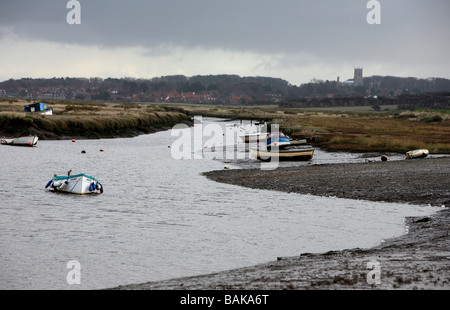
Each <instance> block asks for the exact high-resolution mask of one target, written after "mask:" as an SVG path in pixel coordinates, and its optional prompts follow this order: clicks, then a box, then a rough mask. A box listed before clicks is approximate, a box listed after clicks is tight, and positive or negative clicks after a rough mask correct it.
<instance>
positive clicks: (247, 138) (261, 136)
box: [239, 132, 267, 143]
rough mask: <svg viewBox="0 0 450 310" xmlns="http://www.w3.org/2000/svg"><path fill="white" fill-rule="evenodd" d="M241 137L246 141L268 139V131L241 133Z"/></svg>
mask: <svg viewBox="0 0 450 310" xmlns="http://www.w3.org/2000/svg"><path fill="white" fill-rule="evenodd" d="M239 138H241V140H242V141H243V142H245V143H252V142H259V141H265V140H266V139H267V133H263V132H255V133H249V134H245V135H240V136H239Z"/></svg>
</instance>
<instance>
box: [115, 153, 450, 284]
mask: <svg viewBox="0 0 450 310" xmlns="http://www.w3.org/2000/svg"><path fill="white" fill-rule="evenodd" d="M204 175H205V176H206V177H207V178H209V179H211V180H214V181H217V182H223V183H229V184H235V185H240V186H246V187H249V188H257V189H266V190H277V191H287V192H293V193H301V194H311V195H319V196H334V197H339V198H349V199H364V200H369V201H386V202H400V203H409V204H418V205H428V204H430V205H433V206H438V207H441V209H439V211H438V212H436V213H435V214H433V215H431V216H428V217H421V218H407V219H406V223H407V225H408V233H407V234H405V235H403V236H400V237H398V238H393V239H389V240H386V242H383V243H382V244H381V245H379V246H377V247H374V248H371V249H359V248H356V249H348V250H343V251H330V252H327V253H301V254H300V253H299V255H298V256H295V257H278V258H277V259H276V260H274V261H272V262H268V263H265V264H259V265H255V266H250V267H245V268H239V269H234V270H229V271H223V272H218V273H214V274H208V275H202V276H194V277H185V278H178V279H171V280H166V281H158V282H147V283H142V284H135V285H126V286H119V287H117V288H114V289H119V290H169V289H170V290H172V289H176V290H180V289H181V290H184V289H186V290H223V289H230V290H289V289H291V290H301V289H323V290H327V289H358V290H361V289H381V290H395V289H401V290H408V289H432V290H436V289H439V290H440V289H444V290H447V289H450V242H449V240H450V237H449V229H450V210H449V208H448V207H449V206H450V177H449V176H450V158H448V157H444V158H425V159H414V160H401V161H387V162H382V161H380V162H370V163H361V164H326V165H311V166H302V167H291V168H279V169H276V170H258V169H242V170H221V171H212V172H207V173H205V174H204ZM368 264H369V265H368ZM374 264H375V265H374ZM372 268H375V269H372Z"/></svg>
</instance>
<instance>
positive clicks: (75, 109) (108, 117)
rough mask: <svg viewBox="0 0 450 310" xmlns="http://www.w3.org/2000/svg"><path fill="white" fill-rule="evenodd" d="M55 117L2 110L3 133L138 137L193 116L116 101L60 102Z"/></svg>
mask: <svg viewBox="0 0 450 310" xmlns="http://www.w3.org/2000/svg"><path fill="white" fill-rule="evenodd" d="M52 107H56V110H57V112H56V113H54V115H52V116H44V115H38V114H30V113H14V112H0V133H1V135H18V134H23V135H26V134H30V133H36V132H37V133H39V132H40V133H42V135H43V136H46V135H48V133H51V134H54V135H58V136H78V137H86V138H98V137H115V136H134V135H136V134H139V133H149V132H153V131H155V130H157V129H160V128H170V127H172V126H174V125H175V124H178V123H181V122H189V121H190V116H188V115H187V113H186V111H184V110H183V109H181V108H178V107H177V108H164V107H159V106H151V107H145V109H143V107H142V106H141V105H136V104H130V105H129V106H126V108H124V106H120V107H119V108H115V107H114V106H113V104H104V103H102V104H91V103H78V102H76V103H73V102H68V103H66V104H62V103H61V102H58V103H56V105H53V106H52Z"/></svg>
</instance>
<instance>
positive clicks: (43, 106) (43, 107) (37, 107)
mask: <svg viewBox="0 0 450 310" xmlns="http://www.w3.org/2000/svg"><path fill="white" fill-rule="evenodd" d="M24 111H25V112H28V113H38V114H41V115H53V109H52V108H50V107H49V106H48V103H44V102H39V103H32V104H29V105H27V106H25V108H24Z"/></svg>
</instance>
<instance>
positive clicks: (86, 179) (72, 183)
mask: <svg viewBox="0 0 450 310" xmlns="http://www.w3.org/2000/svg"><path fill="white" fill-rule="evenodd" d="M70 172H71V171H69V173H68V175H63V176H57V175H55V176H54V177H53V179H51V180H50V181H49V182H48V183H47V185H46V186H45V188H48V187H50V188H52V189H53V190H54V191H55V192H65V193H71V194H80V195H84V194H94V193H95V194H98V193H100V194H101V193H103V186H102V184H100V182H99V181H98V180H97V179H96V178H93V177H91V176H89V175H87V174H84V173H81V174H77V175H70Z"/></svg>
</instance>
